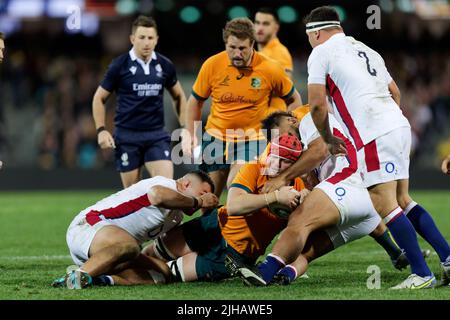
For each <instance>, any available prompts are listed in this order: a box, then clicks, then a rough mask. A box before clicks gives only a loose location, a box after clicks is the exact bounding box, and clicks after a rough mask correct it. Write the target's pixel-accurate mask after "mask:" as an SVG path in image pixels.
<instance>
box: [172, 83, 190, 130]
mask: <svg viewBox="0 0 450 320" xmlns="http://www.w3.org/2000/svg"><path fill="white" fill-rule="evenodd" d="M169 93H170V96H171V97H172V102H173V107H174V109H175V114H176V115H177V117H178V122H179V123H180V126H182V127H184V126H185V122H186V95H185V94H184V90H183V88H182V87H181V84H180V81H177V83H175V85H174V86H173V87H172V88H170V89H169Z"/></svg>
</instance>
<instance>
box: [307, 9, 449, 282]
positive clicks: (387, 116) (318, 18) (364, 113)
mask: <svg viewBox="0 0 450 320" xmlns="http://www.w3.org/2000/svg"><path fill="white" fill-rule="evenodd" d="M305 23H306V33H307V35H308V38H309V42H310V44H311V46H312V48H313V50H312V52H311V55H310V56H309V59H308V100H309V104H310V106H311V114H312V118H313V120H314V123H315V125H316V127H317V129H318V130H319V132H320V134H321V136H322V137H323V138H324V140H325V142H326V143H327V144H328V146H329V149H330V151H331V153H332V154H345V153H346V152H347V153H348V150H346V146H345V143H344V142H343V141H342V140H341V139H339V137H336V136H334V135H333V133H332V132H331V131H330V129H329V126H328V112H327V111H328V110H327V108H328V104H327V91H328V94H329V95H330V96H331V98H332V102H333V110H334V115H335V117H336V118H337V120H338V121H339V123H340V124H341V125H342V127H343V129H344V130H345V133H346V134H347V136H348V137H351V139H352V140H353V143H354V145H355V146H356V149H357V151H358V162H359V166H360V167H361V170H362V176H363V179H364V183H365V186H366V187H367V188H368V190H369V192H370V197H371V199H372V202H373V204H374V207H375V209H376V210H377V212H378V213H379V214H380V216H381V217H382V218H383V219H384V222H385V223H386V225H387V226H388V228H389V230H390V231H391V233H392V235H393V237H394V239H395V240H396V242H397V243H398V245H399V246H400V247H401V248H402V249H404V250H405V253H406V256H407V258H408V260H409V262H410V265H411V275H410V276H409V277H408V278H407V279H406V280H405V281H403V282H402V283H400V284H399V285H397V286H395V287H393V289H422V288H432V287H434V286H435V284H436V279H435V277H434V275H433V273H432V272H431V270H430V269H429V268H428V266H427V264H426V262H425V260H424V258H423V256H422V253H421V251H420V248H419V245H418V242H417V236H416V232H415V231H417V232H418V233H419V234H420V235H421V236H422V237H423V238H424V239H425V240H427V241H428V242H429V243H430V245H431V246H432V247H433V248H434V249H435V251H436V252H437V254H438V256H439V258H440V261H441V267H442V283H443V284H448V283H449V282H450V277H449V275H450V247H449V245H448V243H447V241H446V239H445V238H444V237H443V236H442V234H441V233H440V231H439V230H438V229H437V227H436V225H435V224H434V221H433V219H432V218H431V216H430V214H429V213H428V212H427V211H426V210H425V209H423V208H422V207H421V206H420V205H418V204H417V203H416V202H414V201H413V200H412V199H411V197H410V196H409V193H408V186H409V172H408V171H409V153H410V146H411V128H410V125H409V122H408V120H407V119H406V118H405V117H404V116H403V114H402V111H401V109H400V108H399V106H400V90H399V89H398V87H397V85H396V83H395V81H394V80H393V79H392V77H391V75H390V74H389V72H388V71H387V69H386V66H385V64H384V60H383V59H382V57H381V56H380V55H379V54H378V53H377V52H375V51H374V50H372V49H371V48H369V47H368V46H366V45H365V44H363V43H361V42H359V41H356V40H355V39H354V38H352V37H348V36H346V35H345V34H344V32H343V29H342V27H341V25H340V21H339V16H338V14H337V12H336V10H335V9H334V8H332V7H327V6H325V7H319V8H316V9H314V10H313V11H311V13H310V14H309V15H308V16H307V17H306V18H305ZM405 214H407V217H406V215H405Z"/></svg>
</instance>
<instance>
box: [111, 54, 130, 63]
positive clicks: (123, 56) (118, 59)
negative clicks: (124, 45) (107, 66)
mask: <svg viewBox="0 0 450 320" xmlns="http://www.w3.org/2000/svg"><path fill="white" fill-rule="evenodd" d="M129 57H130V54H129V53H128V51H127V52H126V53H123V54H121V55H120V56H117V57H115V58H114V59H113V61H112V62H113V63H115V64H122V63H125V62H127V61H128V58H129Z"/></svg>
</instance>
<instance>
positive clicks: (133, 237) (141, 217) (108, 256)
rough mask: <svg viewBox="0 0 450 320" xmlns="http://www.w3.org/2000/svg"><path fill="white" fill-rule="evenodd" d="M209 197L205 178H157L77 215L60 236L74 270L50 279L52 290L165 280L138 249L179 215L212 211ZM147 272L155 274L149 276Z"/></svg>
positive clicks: (158, 267)
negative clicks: (53, 280) (53, 279)
mask: <svg viewBox="0 0 450 320" xmlns="http://www.w3.org/2000/svg"><path fill="white" fill-rule="evenodd" d="M212 192H214V184H213V183H212V181H211V179H210V178H209V176H208V175H207V174H206V173H205V172H202V171H192V172H189V173H188V174H186V175H185V176H183V177H182V178H180V179H178V180H172V179H168V178H165V177H161V176H158V177H154V178H150V179H145V180H142V181H140V182H138V183H136V184H134V185H132V186H130V187H128V188H126V189H124V190H122V191H120V192H117V193H115V194H113V195H110V196H109V197H106V198H104V199H103V200H101V201H99V202H97V203H96V204H95V205H93V206H90V207H88V208H87V209H85V210H83V211H81V212H80V213H79V214H78V215H77V216H76V217H75V219H74V220H73V221H72V223H71V224H70V226H69V228H68V230H67V236H66V239H67V244H68V247H69V250H70V254H71V256H72V259H73V261H74V262H75V264H76V265H77V266H78V267H79V268H76V269H75V270H70V271H69V272H68V273H67V274H66V275H65V276H64V277H62V278H60V279H57V280H55V282H54V286H67V288H69V289H81V288H84V287H86V286H89V285H92V284H95V283H99V284H102V283H103V284H105V283H106V284H108V283H110V282H111V280H113V281H114V282H115V283H116V284H125V285H127V284H134V283H135V282H136V281H135V279H136V278H139V279H141V278H142V276H143V275H144V278H145V280H146V283H154V282H158V281H164V280H167V276H168V275H169V274H170V273H168V272H167V271H168V270H167V269H166V267H165V266H164V263H159V261H157V260H156V259H149V258H148V257H146V256H144V255H142V254H141V253H140V250H141V248H140V245H141V244H143V243H144V242H145V241H148V240H150V239H154V238H156V237H157V236H158V235H160V234H161V233H164V232H166V231H168V230H170V229H171V228H173V227H174V226H176V225H178V224H179V223H180V222H181V221H182V219H183V211H184V212H185V213H187V214H189V215H191V214H192V213H193V212H194V211H195V210H197V209H198V208H204V209H211V208H215V207H217V205H218V199H217V197H216V196H215V195H214V194H213V193H212ZM130 268H134V270H129V269H130ZM125 269H128V270H127V271H126V272H124V273H121V271H123V270H125ZM148 269H151V270H155V271H158V272H150V274H149V272H148V271H147V270H148ZM161 273H162V274H161ZM105 274H110V275H114V276H113V277H105V276H102V275H105ZM99 276H100V277H99Z"/></svg>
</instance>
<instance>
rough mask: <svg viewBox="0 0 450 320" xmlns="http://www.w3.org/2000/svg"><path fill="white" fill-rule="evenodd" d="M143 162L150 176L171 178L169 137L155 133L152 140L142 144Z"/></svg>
mask: <svg viewBox="0 0 450 320" xmlns="http://www.w3.org/2000/svg"><path fill="white" fill-rule="evenodd" d="M143 153H144V162H145V167H146V168H147V170H148V172H149V174H150V176H152V177H154V176H156V175H160V176H164V177H167V178H170V179H172V178H173V163H172V160H171V157H170V136H169V135H168V134H167V133H166V132H164V131H161V132H155V133H154V139H152V140H149V141H146V142H145V143H144V144H143Z"/></svg>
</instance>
